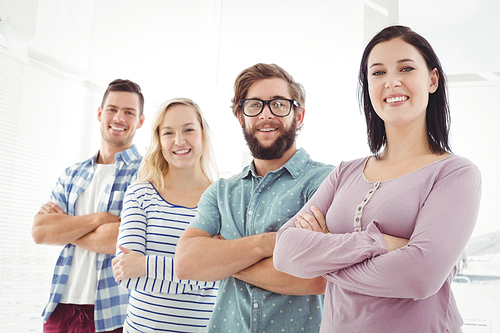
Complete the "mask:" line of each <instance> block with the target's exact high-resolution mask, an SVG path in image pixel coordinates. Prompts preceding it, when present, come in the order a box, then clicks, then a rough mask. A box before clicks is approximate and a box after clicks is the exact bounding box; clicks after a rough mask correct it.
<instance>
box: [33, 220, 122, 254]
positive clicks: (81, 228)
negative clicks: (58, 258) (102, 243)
mask: <svg viewBox="0 0 500 333" xmlns="http://www.w3.org/2000/svg"><path fill="white" fill-rule="evenodd" d="M98 214H99V213H96V214H88V215H82V216H71V215H66V214H56V213H54V214H36V215H35V218H34V220H33V227H32V230H31V234H32V237H33V240H34V241H35V243H36V244H47V245H65V244H68V243H72V242H74V241H75V240H77V239H79V238H81V237H83V236H84V235H86V234H88V233H89V232H91V231H93V230H95V229H96V228H97V227H98V226H99V225H100V222H99V218H98ZM113 253H114V251H113Z"/></svg>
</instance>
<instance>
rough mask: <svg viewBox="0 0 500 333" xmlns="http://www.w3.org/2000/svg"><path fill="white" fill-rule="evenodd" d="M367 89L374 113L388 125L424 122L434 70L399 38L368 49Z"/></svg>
mask: <svg viewBox="0 0 500 333" xmlns="http://www.w3.org/2000/svg"><path fill="white" fill-rule="evenodd" d="M367 67H368V68H367V74H368V91H369V94H370V100H371V103H372V106H373V108H374V109H375V112H376V113H377V115H378V116H379V117H380V118H381V119H382V120H383V121H384V123H385V126H386V129H387V127H388V126H406V125H412V124H413V125H422V124H425V115H426V109H427V104H428V102H429V93H431V94H432V93H434V92H435V91H436V89H437V87H438V72H437V70H436V69H432V70H429V68H428V67H427V64H426V62H425V59H424V58H423V56H422V55H421V54H420V52H419V51H418V50H417V49H416V48H415V47H414V46H412V45H410V44H408V43H406V42H405V41H404V40H403V39H401V38H394V39H392V40H390V41H387V42H382V43H379V44H377V45H375V47H374V48H373V49H372V51H371V53H370V55H369V57H368V62H367Z"/></svg>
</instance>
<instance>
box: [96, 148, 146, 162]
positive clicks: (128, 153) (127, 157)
mask: <svg viewBox="0 0 500 333" xmlns="http://www.w3.org/2000/svg"><path fill="white" fill-rule="evenodd" d="M98 156H99V151H98V152H97V153H95V155H94V156H92V157H91V158H89V159H88V160H87V161H86V163H90V164H92V165H95V164H97V157H98ZM140 157H141V155H140V154H139V151H138V150H137V147H136V146H135V145H132V146H131V147H130V148H128V149H125V150H123V151H120V152H118V153H116V154H115V162H118V161H123V162H124V163H125V164H127V165H129V164H130V163H132V162H134V161H135V160H137V159H138V158H140Z"/></svg>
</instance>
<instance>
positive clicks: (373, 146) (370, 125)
mask: <svg viewBox="0 0 500 333" xmlns="http://www.w3.org/2000/svg"><path fill="white" fill-rule="evenodd" d="M394 38H401V39H402V40H403V41H405V42H406V43H408V44H410V45H412V46H414V47H415V48H416V49H417V50H418V51H419V52H420V54H421V55H422V57H423V58H424V59H425V62H426V63H427V67H428V69H429V70H433V69H434V68H436V69H437V71H438V74H439V79H438V88H437V90H436V91H435V92H434V93H432V94H429V103H428V104H427V111H426V122H427V136H428V138H429V148H430V150H431V151H432V152H433V153H435V154H442V153H444V152H446V151H447V152H451V147H450V143H449V141H448V134H449V128H450V108H449V104H448V92H447V89H446V78H445V75H444V72H443V69H442V67H441V63H440V62H439V59H438V57H437V55H436V53H435V52H434V50H433V49H432V47H431V45H430V44H429V42H428V41H427V40H426V39H425V38H424V37H422V36H420V35H419V34H417V33H416V32H414V31H412V30H411V29H410V28H408V27H405V26H400V25H394V26H390V27H387V28H385V29H383V30H382V31H380V32H379V33H378V34H377V35H375V37H373V38H372V40H370V42H369V43H368V45H366V47H365V51H364V52H363V57H362V58H361V65H360V67H359V76H358V102H359V106H360V108H362V110H363V111H364V114H365V119H366V131H367V135H368V145H369V147H370V150H371V152H372V153H373V154H375V155H376V156H378V154H379V152H380V149H382V147H383V146H385V144H386V143H387V137H386V133H385V125H384V121H383V120H382V119H380V117H379V116H378V115H377V113H375V110H374V109H373V105H372V103H371V100H370V94H369V91H368V74H367V72H368V66H367V65H368V56H369V55H370V53H371V51H372V50H373V48H374V47H375V45H377V44H379V43H381V42H387V41H390V40H392V39H394Z"/></svg>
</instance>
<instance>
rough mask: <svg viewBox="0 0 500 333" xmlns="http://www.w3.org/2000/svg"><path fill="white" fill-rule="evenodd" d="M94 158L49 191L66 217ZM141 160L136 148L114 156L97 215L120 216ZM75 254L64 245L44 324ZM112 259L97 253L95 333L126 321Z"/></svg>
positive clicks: (122, 293) (91, 171)
mask: <svg viewBox="0 0 500 333" xmlns="http://www.w3.org/2000/svg"><path fill="white" fill-rule="evenodd" d="M97 156H98V153H96V154H95V155H94V156H93V157H92V158H89V159H88V160H86V161H84V162H81V163H76V164H74V165H72V166H71V167H69V168H67V169H66V171H65V172H64V173H63V174H62V175H61V177H59V179H58V181H57V183H56V186H55V187H54V189H53V190H52V195H51V198H50V201H52V202H54V203H55V204H57V205H58V206H59V207H61V209H62V210H64V211H65V212H66V213H67V214H68V215H72V216H74V215H75V202H76V199H77V198H78V196H79V195H80V194H81V193H82V192H83V191H84V190H85V189H86V188H87V186H88V185H89V184H90V181H91V180H92V177H93V176H94V170H95V166H96V164H97ZM141 160H142V157H141V156H140V155H139V152H138V151H137V148H136V147H135V146H132V147H130V148H129V149H127V150H124V151H121V152H119V153H117V154H115V167H116V169H115V170H116V171H115V176H114V177H111V178H110V182H109V183H108V184H107V185H106V189H105V193H104V195H103V196H102V201H101V205H100V209H99V212H108V213H110V214H113V215H116V216H119V215H120V212H121V209H122V204H123V197H124V195H125V192H126V190H127V187H128V185H129V184H130V182H131V181H132V180H134V179H135V178H136V176H137V170H138V169H139V165H140V163H141ZM74 252H75V246H74V245H72V244H67V245H65V246H64V248H63V250H62V251H61V254H60V255H59V258H58V259H57V263H56V267H55V269H54V276H53V277H52V286H51V289H50V298H49V302H48V303H47V305H46V306H45V309H44V310H43V313H42V317H43V322H44V323H45V322H47V320H48V319H49V317H50V315H51V314H52V312H54V309H55V308H56V306H57V304H58V303H59V301H60V299H61V296H62V294H63V291H64V287H65V284H66V281H67V279H68V275H69V272H70V269H71V262H72V261H73V254H74ZM113 258H114V255H111V254H104V253H98V254H97V263H96V265H97V274H98V278H97V290H96V298H95V304H94V322H95V329H96V331H97V332H102V331H112V330H114V329H117V328H119V327H122V325H123V321H124V320H125V315H126V310H127V304H128V298H129V293H128V292H127V291H126V290H124V289H123V288H120V287H119V286H118V284H117V283H116V282H115V279H114V278H113V269H112V266H111V260H113Z"/></svg>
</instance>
